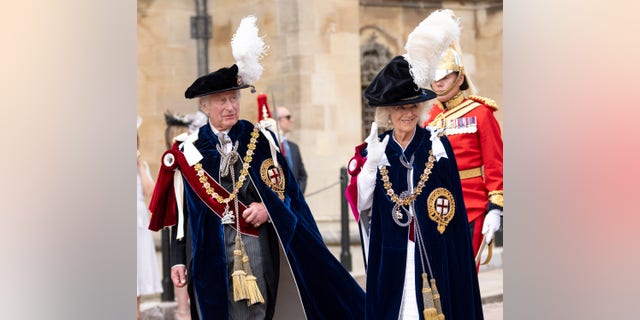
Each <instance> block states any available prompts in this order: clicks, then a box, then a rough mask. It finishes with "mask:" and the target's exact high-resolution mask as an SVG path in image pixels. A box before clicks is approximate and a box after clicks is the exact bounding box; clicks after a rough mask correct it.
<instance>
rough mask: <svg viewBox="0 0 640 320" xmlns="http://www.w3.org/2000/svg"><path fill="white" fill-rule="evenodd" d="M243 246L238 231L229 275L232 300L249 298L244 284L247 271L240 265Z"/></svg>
mask: <svg viewBox="0 0 640 320" xmlns="http://www.w3.org/2000/svg"><path fill="white" fill-rule="evenodd" d="M243 247H244V245H243V244H242V239H241V238H240V233H239V232H238V233H237V234H236V245H235V248H234V250H233V274H232V275H231V278H232V280H233V301H241V300H245V299H249V295H248V294H247V289H246V286H245V283H246V276H247V273H246V272H245V271H244V268H243V267H242V255H243V252H242V251H244V250H242V249H244V248H243Z"/></svg>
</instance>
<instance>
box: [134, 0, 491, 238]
mask: <svg viewBox="0 0 640 320" xmlns="http://www.w3.org/2000/svg"><path fill="white" fill-rule="evenodd" d="M371 2H374V1H355V0H305V1H293V0H292V1H286V0H265V1H257V0H256V1H249V0H236V1H215V0H212V1H209V2H208V13H209V15H211V18H212V26H213V28H212V30H213V32H212V33H213V37H212V39H210V41H209V55H208V57H209V70H210V71H214V70H217V69H218V68H220V67H227V66H230V65H231V64H232V63H233V62H234V61H233V57H232V55H231V48H230V46H229V42H230V40H231V37H232V35H233V33H234V32H235V29H236V28H237V26H238V24H239V22H240V20H241V18H242V17H244V16H246V15H249V14H253V15H255V16H256V17H257V18H258V27H259V29H260V34H261V35H264V36H265V41H266V43H267V44H268V45H269V46H270V49H269V51H268V55H267V56H266V57H265V58H264V60H263V61H262V63H263V66H264V69H265V71H264V74H263V76H262V79H260V80H259V81H258V82H257V83H255V85H256V89H257V90H258V92H264V93H266V94H267V95H268V97H269V103H270V105H271V106H272V107H273V105H274V102H275V103H277V104H278V105H284V106H287V107H288V108H289V109H290V110H291V112H292V114H293V116H294V127H295V131H294V132H293V133H292V134H291V136H290V139H291V140H293V141H296V142H298V144H299V145H300V148H301V151H302V156H303V159H304V163H305V166H306V168H307V172H308V174H309V181H308V186H307V193H308V194H309V193H312V192H314V191H317V190H320V189H323V188H325V187H327V186H331V187H330V188H328V189H327V190H326V191H324V192H320V193H317V194H316V195H313V196H310V197H308V198H307V201H308V203H309V205H310V207H311V210H312V212H313V213H314V215H316V218H318V220H321V221H322V220H333V219H338V218H339V213H340V201H339V198H338V197H339V195H340V193H341V191H340V190H339V186H338V185H337V184H336V183H337V182H338V180H339V169H340V167H341V166H343V165H346V162H347V161H348V160H349V158H350V157H351V155H352V154H353V147H354V146H355V145H356V144H359V143H360V142H361V141H362V128H361V127H362V125H363V123H362V120H361V117H362V115H361V112H362V107H361V105H362V99H361V90H362V88H361V67H360V65H361V52H360V50H361V46H362V45H363V44H364V43H365V42H366V41H367V39H369V37H370V36H371V35H372V34H373V33H375V34H376V35H377V39H378V40H377V41H379V42H380V43H381V44H383V45H384V46H386V47H388V49H389V51H390V52H391V53H392V54H393V55H396V54H401V53H402V50H403V47H404V42H405V41H406V38H407V35H408V34H409V33H410V32H411V31H412V30H413V28H414V27H415V26H416V25H417V24H418V23H419V22H420V21H421V20H422V19H424V18H425V17H426V16H427V15H428V14H429V13H430V12H431V11H433V10H434V9H435V8H437V7H441V6H443V7H447V8H451V9H454V10H455V11H456V13H457V14H458V15H459V16H460V17H461V19H462V23H463V26H464V30H463V34H462V41H461V44H462V48H463V50H464V51H465V56H464V59H465V62H466V64H467V70H468V71H469V72H470V74H471V77H472V79H473V81H474V82H475V83H476V85H477V86H478V87H479V88H480V95H484V96H487V97H491V98H493V99H495V100H496V101H497V102H498V104H499V105H501V106H502V4H501V2H496V1H489V2H488V3H485V2H479V1H464V3H465V4H461V3H462V1H461V2H458V1H453V2H440V1H437V2H435V1H422V2H421V1H400V2H398V1H395V2H393V1H375V2H376V3H386V5H371ZM394 3H395V4H394ZM402 3H404V5H402ZM407 4H409V5H407ZM194 15H195V2H194V1H193V0H138V72H137V75H138V114H139V115H140V116H142V118H143V124H142V127H141V128H140V130H139V135H140V144H141V152H142V155H143V156H144V157H145V159H146V160H147V161H148V162H149V164H150V167H151V171H152V173H153V176H154V177H155V175H156V173H157V171H158V167H159V159H160V156H161V155H162V153H163V151H164V149H165V146H164V129H165V124H164V115H163V114H164V112H165V111H166V110H172V111H176V112H180V113H183V114H187V113H193V112H195V111H196V110H197V109H196V108H197V101H195V100H186V99H184V90H185V89H186V88H187V86H189V85H190V84H191V82H192V81H193V80H194V79H195V78H196V77H197V59H196V41H195V40H194V39H192V38H191V35H190V17H192V16H194ZM255 97H256V95H255V94H251V93H250V92H249V90H243V98H242V105H241V108H242V109H241V117H242V118H245V119H247V120H250V121H256V120H257V105H256V99H255ZM498 118H499V119H501V113H499V114H498ZM332 185H333V186H332ZM353 230H355V229H353Z"/></svg>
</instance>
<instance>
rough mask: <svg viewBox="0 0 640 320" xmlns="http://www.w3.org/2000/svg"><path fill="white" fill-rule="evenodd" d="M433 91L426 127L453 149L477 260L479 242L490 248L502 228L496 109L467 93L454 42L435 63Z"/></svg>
mask: <svg viewBox="0 0 640 320" xmlns="http://www.w3.org/2000/svg"><path fill="white" fill-rule="evenodd" d="M431 87H432V88H433V91H435V93H436V94H437V95H438V99H437V103H435V104H434V106H433V108H431V110H430V112H429V116H428V119H427V120H426V121H425V123H424V125H429V126H434V127H436V128H441V129H444V134H445V135H447V138H448V139H449V141H451V145H452V146H453V152H454V153H455V155H456V160H457V161H458V168H459V170H460V179H461V181H462V194H463V196H464V204H465V207H466V208H467V216H468V220H469V225H470V229H471V231H470V232H471V233H472V238H471V239H472V244H473V252H474V256H476V255H477V254H478V250H479V248H480V245H481V243H482V239H483V237H484V241H485V242H486V243H487V244H490V243H491V244H492V240H493V238H494V234H495V232H496V231H498V230H499V229H500V225H501V218H502V209H503V186H502V134H501V132H500V125H499V124H498V121H497V120H496V118H495V116H494V112H495V111H496V110H498V105H497V104H496V103H495V102H494V101H493V100H491V99H488V98H484V97H479V96H474V95H467V94H466V93H465V91H471V92H472V93H473V92H474V91H476V90H475V87H474V86H473V83H472V82H471V79H470V78H469V75H468V73H467V72H465V69H464V65H463V63H462V51H461V50H460V45H459V44H458V43H457V42H455V43H454V44H453V45H452V46H451V47H449V48H448V49H447V51H446V52H445V55H444V57H443V58H442V60H441V61H440V62H439V64H438V67H437V69H436V74H435V78H434V81H433V83H431Z"/></svg>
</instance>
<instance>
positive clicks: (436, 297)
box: [431, 278, 444, 320]
mask: <svg viewBox="0 0 640 320" xmlns="http://www.w3.org/2000/svg"><path fill="white" fill-rule="evenodd" d="M431 291H432V292H433V304H434V306H435V307H436V311H437V312H438V318H437V319H438V320H444V314H442V305H441V304H440V293H439V292H438V288H437V287H436V279H434V278H431Z"/></svg>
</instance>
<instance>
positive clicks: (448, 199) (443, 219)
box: [427, 188, 456, 234]
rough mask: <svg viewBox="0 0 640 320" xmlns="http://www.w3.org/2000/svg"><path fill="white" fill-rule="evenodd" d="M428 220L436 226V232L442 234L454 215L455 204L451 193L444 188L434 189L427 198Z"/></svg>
mask: <svg viewBox="0 0 640 320" xmlns="http://www.w3.org/2000/svg"><path fill="white" fill-rule="evenodd" d="M427 209H428V211H429V219H431V220H433V221H434V222H436V223H437V224H438V232H440V234H442V233H444V230H445V229H446V228H447V225H448V224H449V222H450V221H451V219H453V215H454V214H455V213H456V202H455V200H454V199H453V194H451V191H449V190H447V189H445V188H436V189H435V190H433V191H432V192H431V194H429V198H427Z"/></svg>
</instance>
